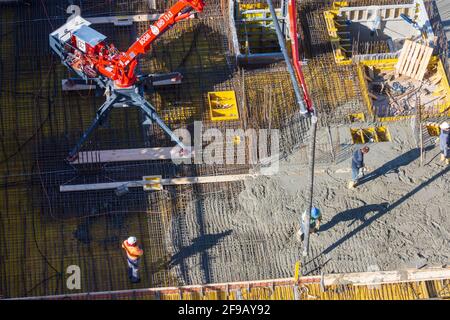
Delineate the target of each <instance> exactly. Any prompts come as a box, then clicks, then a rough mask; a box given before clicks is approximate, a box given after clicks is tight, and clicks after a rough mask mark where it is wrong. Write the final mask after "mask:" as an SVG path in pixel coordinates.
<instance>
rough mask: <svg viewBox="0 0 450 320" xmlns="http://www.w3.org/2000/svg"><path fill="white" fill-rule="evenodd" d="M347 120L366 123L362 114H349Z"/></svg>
mask: <svg viewBox="0 0 450 320" xmlns="http://www.w3.org/2000/svg"><path fill="white" fill-rule="evenodd" d="M348 119H349V120H350V122H364V121H366V118H365V116H364V113H362V112H360V113H351V114H349V115H348Z"/></svg>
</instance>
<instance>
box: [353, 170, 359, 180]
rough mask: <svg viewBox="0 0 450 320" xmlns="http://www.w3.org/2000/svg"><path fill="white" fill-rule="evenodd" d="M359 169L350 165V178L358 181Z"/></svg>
mask: <svg viewBox="0 0 450 320" xmlns="http://www.w3.org/2000/svg"><path fill="white" fill-rule="evenodd" d="M358 176H359V169H358V168H354V167H352V180H353V182H358Z"/></svg>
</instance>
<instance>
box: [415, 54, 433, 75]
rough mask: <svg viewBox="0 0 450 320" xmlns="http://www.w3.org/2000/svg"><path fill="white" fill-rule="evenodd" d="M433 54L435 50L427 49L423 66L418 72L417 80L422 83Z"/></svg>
mask: <svg viewBox="0 0 450 320" xmlns="http://www.w3.org/2000/svg"><path fill="white" fill-rule="evenodd" d="M432 54H433V48H431V47H427V50H426V52H425V53H424V56H423V59H422V62H421V65H420V68H419V70H418V71H417V74H416V77H415V79H416V80H419V81H422V80H423V77H424V76H425V72H426V71H427V67H428V63H430V59H431V55H432Z"/></svg>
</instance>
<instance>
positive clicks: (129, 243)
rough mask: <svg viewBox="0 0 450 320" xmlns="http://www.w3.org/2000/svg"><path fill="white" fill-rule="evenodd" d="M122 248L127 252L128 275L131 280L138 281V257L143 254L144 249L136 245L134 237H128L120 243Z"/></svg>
mask: <svg viewBox="0 0 450 320" xmlns="http://www.w3.org/2000/svg"><path fill="white" fill-rule="evenodd" d="M122 248H123V249H124V250H125V252H126V254H127V262H128V277H129V278H130V280H131V282H133V283H138V282H139V281H140V279H139V274H138V271H139V259H140V258H141V256H142V255H143V254H144V251H143V250H142V249H141V248H139V247H138V245H137V239H136V237H129V238H128V239H127V240H125V241H124V242H123V243H122Z"/></svg>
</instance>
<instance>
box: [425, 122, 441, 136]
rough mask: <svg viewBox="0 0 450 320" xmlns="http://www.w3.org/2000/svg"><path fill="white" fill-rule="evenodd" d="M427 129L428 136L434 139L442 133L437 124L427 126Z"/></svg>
mask: <svg viewBox="0 0 450 320" xmlns="http://www.w3.org/2000/svg"><path fill="white" fill-rule="evenodd" d="M426 127H427V131H428V134H429V135H430V136H432V137H437V136H439V133H440V132H441V131H440V129H439V124H437V123H436V124H427V125H426Z"/></svg>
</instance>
